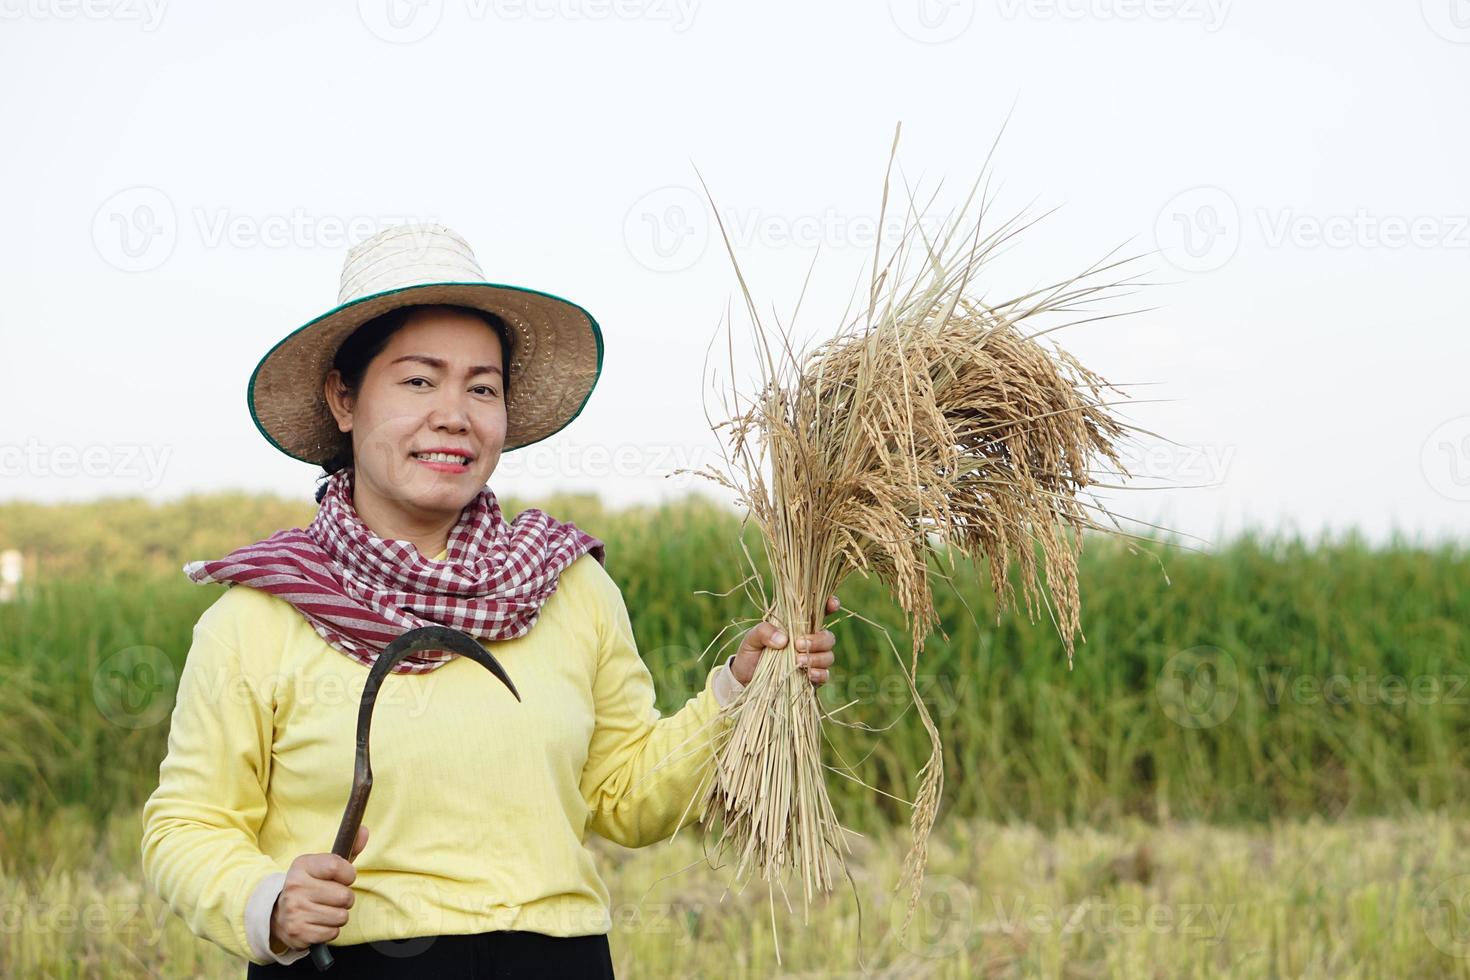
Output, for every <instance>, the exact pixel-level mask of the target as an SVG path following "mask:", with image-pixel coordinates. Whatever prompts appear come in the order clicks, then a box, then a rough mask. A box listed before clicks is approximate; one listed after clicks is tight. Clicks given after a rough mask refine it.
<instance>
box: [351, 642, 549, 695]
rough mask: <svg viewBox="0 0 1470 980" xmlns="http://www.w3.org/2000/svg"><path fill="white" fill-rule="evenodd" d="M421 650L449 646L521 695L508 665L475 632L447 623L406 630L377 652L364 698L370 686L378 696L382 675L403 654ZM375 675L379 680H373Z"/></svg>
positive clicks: (391, 667) (364, 689)
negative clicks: (486, 646) (445, 624)
mask: <svg viewBox="0 0 1470 980" xmlns="http://www.w3.org/2000/svg"><path fill="white" fill-rule="evenodd" d="M420 650H448V651H449V652H450V653H457V654H459V655H460V656H461V657H467V658H469V659H470V660H473V661H474V662H475V663H477V664H479V665H480V666H482V667H484V668H485V669H486V670H488V671H490V673H492V674H494V675H495V676H496V677H497V678H499V680H500V683H502V684H504V685H505V686H506V687H507V688H509V689H510V693H511V694H513V695H515V699H516V700H517V701H519V700H520V699H521V695H520V692H519V691H517V690H516V686H515V685H514V684H512V683H511V680H510V675H509V674H507V673H506V672H505V668H504V667H502V666H500V661H499V660H496V659H495V656H494V655H493V654H492V653H491V652H490V651H489V650H486V649H485V648H484V647H482V646H480V644H479V642H478V641H477V640H476V639H475V638H474V637H473V636H470V635H469V634H468V633H462V632H460V631H459V630H456V629H450V628H449V627H447V626H421V627H419V628H418V629H413V630H409V631H408V632H407V633H404V634H403V635H402V636H400V637H399V638H398V639H396V640H394V641H393V642H392V643H390V644H388V646H387V647H386V648H385V649H384V650H383V652H382V653H380V654H378V658H377V659H376V660H374V661H373V669H372V670H371V671H370V672H369V673H368V687H364V688H363V692H362V693H363V700H364V701H366V700H367V693H368V690H369V687H370V688H371V689H372V691H373V695H374V697H376V696H377V688H378V684H381V683H382V679H383V675H384V674H387V673H388V671H390V670H392V669H393V667H394V666H395V665H397V664H398V662H399V661H401V660H402V659H403V658H404V657H407V656H408V655H409V654H411V653H417V652H419V651H420ZM374 679H376V680H377V682H378V683H373V681H374Z"/></svg>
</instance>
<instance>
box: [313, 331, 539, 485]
mask: <svg viewBox="0 0 1470 980" xmlns="http://www.w3.org/2000/svg"><path fill="white" fill-rule="evenodd" d="M427 305H435V306H450V305H452V304H447V303H436V304H414V305H411V306H400V307H398V308H397V309H394V310H389V311H388V312H387V313H384V314H381V315H380V316H376V317H373V318H372V319H371V320H369V321H368V322H366V323H364V324H363V325H362V326H360V327H358V328H357V329H356V330H354V331H353V332H352V333H351V334H349V335H348V336H347V339H346V340H344V341H342V345H341V346H340V347H338V348H337V353H336V355H335V356H334V357H333V358H332V367H334V368H336V369H337V370H338V371H340V372H342V385H343V386H344V387H345V388H346V389H347V392H348V394H351V395H356V394H357V391H358V389H359V388H360V387H362V379H363V376H364V375H366V374H367V369H368V365H369V364H371V363H372V362H373V358H375V357H377V356H378V355H379V354H381V353H382V352H383V348H384V347H387V346H388V341H389V339H390V338H392V336H393V335H394V334H395V333H397V332H398V330H399V328H401V327H402V326H403V325H404V323H406V322H407V321H408V318H409V315H410V314H411V313H412V312H413V311H414V310H417V309H422V308H423V307H424V306H427ZM453 308H454V309H457V310H463V311H465V312H466V313H473V314H474V315H475V316H478V317H479V318H480V319H482V320H484V321H485V323H486V325H487V326H489V327H490V329H491V330H494V331H495V335H496V336H497V337H499V338H500V376H501V379H502V382H501V387H502V388H503V389H504V391H505V397H506V398H509V397H510V361H511V350H510V332H509V331H508V330H506V328H505V324H504V322H503V321H501V319H500V318H499V317H497V316H496V315H495V314H493V313H489V312H486V311H485V310H477V309H475V308H473V307H470V306H454V307H453ZM351 465H352V440H351V438H350V434H349V438H348V441H347V446H346V447H345V448H344V449H343V450H342V451H341V452H339V453H337V455H335V456H333V457H332V458H331V459H328V460H327V461H325V462H324V463H322V475H321V476H320V477H318V480H320V481H321V482H320V485H319V486H318V487H317V490H316V502H317V503H321V502H322V498H323V497H324V496H326V493H327V483H326V480H327V477H329V476H331V475H332V474H333V473H336V472H337V471H338V470H342V469H346V468H347V467H349V466H351Z"/></svg>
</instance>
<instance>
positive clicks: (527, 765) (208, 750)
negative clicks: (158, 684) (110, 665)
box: [142, 552, 739, 963]
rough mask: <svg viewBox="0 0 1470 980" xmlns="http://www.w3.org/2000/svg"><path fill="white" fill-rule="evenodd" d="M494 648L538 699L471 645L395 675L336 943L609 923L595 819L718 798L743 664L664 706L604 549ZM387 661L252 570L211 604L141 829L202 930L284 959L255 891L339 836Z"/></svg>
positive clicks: (252, 953)
mask: <svg viewBox="0 0 1470 980" xmlns="http://www.w3.org/2000/svg"><path fill="white" fill-rule="evenodd" d="M437 557H438V558H439V559H441V560H442V558H443V553H442V552H441V553H440V555H439V556H437ZM486 645H487V649H490V650H491V651H492V652H493V653H494V654H495V656H496V657H497V658H498V659H499V660H500V662H501V663H502V664H503V665H504V666H505V669H506V671H507V673H509V674H510V676H511V679H512V680H513V681H514V682H515V684H516V688H517V689H518V690H519V691H520V693H521V697H522V699H523V700H522V702H521V703H517V702H516V701H515V699H514V698H513V697H512V696H511V694H510V692H509V691H507V690H506V689H505V687H504V686H503V685H502V684H501V683H500V682H499V681H497V680H496V679H495V678H494V677H492V676H491V675H490V673H489V671H487V670H485V669H484V668H483V667H481V666H480V665H479V664H477V663H474V662H472V661H469V660H466V659H464V658H462V657H457V658H455V659H454V660H452V661H451V662H449V663H448V664H446V665H444V666H443V667H440V668H438V669H437V670H434V671H430V672H429V673H427V674H420V675H397V674H390V675H389V676H388V677H387V679H386V680H385V681H384V684H383V687H382V689H381V690H380V691H379V694H378V699H377V709H376V711H375V712H374V715H373V726H372V762H373V774H374V784H373V791H372V796H371V798H370V799H369V801H368V805H367V812H366V815H365V816H364V818H363V822H364V823H365V824H367V826H368V827H369V829H370V831H371V835H370V837H369V840H368V843H367V846H366V848H364V850H363V852H362V853H361V854H360V855H359V856H358V858H357V860H356V861H355V867H356V869H357V880H356V882H355V883H354V884H353V886H352V887H353V890H354V891H355V892H356V902H355V904H354V906H353V908H352V910H351V912H350V913H349V921H348V923H347V925H346V926H344V927H343V928H342V931H341V933H340V935H339V936H338V938H337V939H336V940H335V943H337V944H352V943H362V942H369V941H374V940H379V939H404V938H408V937H412V936H426V935H450V934H463V933H477V932H484V931H489V930H498V929H524V930H530V931H534V932H541V933H545V934H548V935H554V936H575V935H592V934H600V933H606V932H608V931H609V929H610V927H611V922H610V913H609V894H608V889H607V886H606V884H605V883H604V882H603V881H602V879H601V877H600V876H599V875H598V873H597V869H596V867H595V866H594V862H593V855H592V853H591V852H590V851H589V850H588V849H587V847H586V846H585V841H586V838H587V834H588V832H589V831H590V832H593V833H596V834H599V835H601V836H603V837H606V838H608V839H609V840H613V841H616V842H617V843H619V844H623V845H625V846H628V847H639V846H643V845H647V844H652V843H654V842H657V841H660V840H663V839H665V838H667V837H669V836H670V835H671V834H672V833H673V832H674V831H675V830H676V829H677V828H679V827H680V826H683V825H685V824H688V823H691V822H693V821H694V820H696V819H697V818H698V817H699V816H700V813H699V810H700V797H701V793H702V790H703V788H704V787H705V786H706V785H707V781H708V779H709V778H710V777H711V776H712V774H713V764H712V754H711V749H710V747H709V744H708V740H709V739H710V738H711V737H712V736H713V735H714V734H715V732H716V730H717V729H719V728H723V727H725V726H728V724H729V723H730V722H729V720H728V718H727V717H722V716H721V715H720V714H719V708H720V704H721V702H722V701H724V700H728V698H729V694H727V693H726V692H727V691H728V690H730V689H731V688H730V687H729V685H730V684H731V683H732V682H733V680H734V679H733V677H732V676H722V673H726V674H727V673H728V672H727V669H726V667H725V665H721V666H719V667H717V668H715V669H714V670H712V671H711V672H710V674H709V676H708V678H707V680H706V683H705V685H704V688H703V690H702V691H701V692H700V693H699V694H698V695H696V696H695V697H693V698H690V699H689V701H688V702H687V703H686V704H685V705H684V707H683V708H681V709H680V710H679V711H678V712H677V713H676V714H673V715H670V716H669V717H667V718H660V717H659V713H658V710H657V708H655V706H654V688H653V679H652V677H651V676H650V674H649V672H648V668H647V667H646V666H645V665H644V663H643V661H642V659H641V658H640V657H639V655H638V650H637V647H636V645H635V641H634V638H633V631H632V627H631V625H630V623H629V620H628V612H627V608H626V606H625V604H624V602H623V597H622V592H621V590H620V589H619V588H618V586H617V585H616V583H614V582H613V580H612V579H611V578H610V577H609V576H608V574H607V572H606V571H605V570H604V569H603V567H602V566H601V565H600V564H598V562H597V561H596V559H594V558H593V557H592V556H590V555H583V556H582V557H581V558H579V559H578V560H577V561H576V562H574V563H573V564H572V565H571V566H570V567H569V568H567V569H566V570H565V571H564V572H563V573H562V575H561V580H560V584H559V586H558V588H557V590H556V592H555V593H554V594H553V595H552V597H551V598H550V599H549V600H547V602H546V604H545V605H544V606H543V608H542V611H541V616H540V619H539V620H538V621H537V623H536V625H535V626H534V627H533V628H532V629H531V631H530V632H529V633H528V634H527V635H526V636H523V637H521V638H520V639H516V640H510V641H506V642H498V643H487V644H486ZM366 677H367V668H366V667H363V666H362V665H360V664H358V663H357V662H356V661H354V660H352V659H350V658H348V657H346V656H344V655H343V654H341V653H339V652H337V651H336V650H334V649H333V648H332V647H331V646H329V645H328V644H327V643H326V641H325V640H323V639H322V638H321V637H320V636H318V635H317V633H316V631H315V630H313V629H312V627H311V625H310V623H308V622H307V620H306V619H305V618H304V617H303V616H302V615H301V614H300V613H299V612H297V610H296V609H295V608H294V607H292V606H291V605H290V604H289V603H287V602H286V601H285V600H282V599H279V598H277V597H275V596H272V595H269V594H268V593H264V592H260V591H257V590H255V589H250V588H247V587H241V586H234V587H231V588H229V589H227V590H226V591H225V592H224V594H223V595H221V596H220V598H219V599H218V600H217V601H216V602H215V603H214V604H213V605H211V606H210V607H209V608H208V609H207V610H206V611H205V612H204V614H203V615H202V616H201V617H200V619H199V622H198V624H197V625H196V626H195V628H194V636H193V645H192V647H191V648H190V650H189V654H188V658H187V660H186V662H185V665H184V669H183V672H182V674H181V676H180V679H179V690H178V697H177V704H176V706H175V708H174V712H173V718H172V723H171V726H172V727H171V728H170V730H169V737H168V754H167V756H166V757H165V758H164V760H163V763H162V765H161V766H160V768H159V784H158V789H157V790H156V791H154V793H153V795H152V796H151V797H150V798H149V800H148V802H147V804H146V805H145V806H144V808H143V839H142V867H143V874H144V878H145V880H146V881H147V883H148V885H149V887H150V888H152V889H153V890H154V891H155V892H157V893H158V895H160V896H161V897H162V898H163V899H164V901H166V902H167V903H168V905H169V907H170V909H172V910H173V911H174V912H175V913H176V914H178V915H180V916H182V917H183V918H184V919H185V920H186V921H187V922H188V924H189V927H190V928H191V929H192V930H193V931H194V933H195V934H196V935H199V936H202V937H204V938H206V939H209V940H211V941H213V942H215V943H217V944H218V945H220V946H222V947H224V948H225V949H227V950H229V951H231V952H233V953H235V954H236V955H238V956H240V957H242V958H244V959H247V960H251V961H252V962H256V963H269V962H273V961H275V960H274V959H272V958H269V957H268V955H267V954H263V953H262V952H261V940H260V938H259V933H258V931H257V932H256V933H254V934H253V935H254V936H255V938H256V944H255V946H254V947H252V944H251V943H250V941H249V939H248V938H247V933H246V919H247V915H246V906H247V901H248V900H249V899H250V898H251V896H252V894H254V893H257V892H261V893H265V892H269V893H270V894H269V896H268V897H266V898H265V899H264V902H265V903H266V904H264V908H258V907H259V906H261V905H262V900H261V899H260V898H259V897H257V901H256V903H255V906H256V907H257V911H256V914H257V915H259V916H261V919H260V921H265V919H264V916H265V915H266V913H265V909H268V907H269V905H268V903H269V902H273V901H274V897H273V896H274V894H275V893H276V892H278V891H279V884H278V883H279V881H280V876H281V875H282V874H283V873H284V872H285V870H286V869H287V868H288V867H289V866H290V864H291V861H292V860H293V859H294V858H296V857H297V856H298V855H300V854H306V853H315V852H323V851H329V850H330V849H331V846H332V841H333V839H334V838H335V836H336V833H337V825H338V823H339V821H340V820H341V817H342V809H343V807H344V805H345V804H346V802H347V795H348V791H349V787H350V786H351V783H352V763H353V752H354V742H355V738H354V736H355V731H356V724H357V712H358V703H359V699H360V697H361V694H362V686H363V681H364V680H365V679H366ZM717 681H718V682H719V683H718V684H717ZM717 689H718V690H719V691H720V695H721V696H720V697H719V698H717V697H716V694H715V692H716V690H717ZM733 689H734V690H736V691H738V689H739V685H738V683H737V684H735V685H734V688H733ZM273 875H274V876H276V877H275V879H274V880H275V882H276V883H277V885H276V888H275V889H274V890H271V889H270V887H269V885H270V884H271V883H270V882H267V881H266V879H267V878H268V877H271V876H273ZM255 928H256V929H257V930H258V929H259V928H260V927H259V926H256V927H255ZM288 955H290V954H288ZM299 955H300V954H296V956H299ZM291 958H295V957H294V956H293V957H291Z"/></svg>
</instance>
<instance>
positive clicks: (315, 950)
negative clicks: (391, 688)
mask: <svg viewBox="0 0 1470 980" xmlns="http://www.w3.org/2000/svg"><path fill="white" fill-rule="evenodd" d="M420 650H448V651H449V652H450V653H456V654H459V655H460V656H461V657H467V658H469V659H470V660H473V661H474V662H475V663H477V664H479V665H481V666H482V667H484V668H485V669H486V670H488V671H490V673H492V674H494V675H495V676H496V677H497V678H498V679H499V680H500V682H501V683H502V684H504V685H505V686H506V687H507V688H509V689H510V693H511V694H512V695H514V696H515V699H516V700H517V701H520V699H521V694H520V692H519V691H517V690H516V686H515V685H514V684H512V683H511V680H510V675H509V674H507V673H506V672H505V668H504V667H502V666H500V661H499V660H496V659H495V657H494V655H493V654H491V653H490V651H489V650H486V649H485V648H484V647H482V646H480V644H479V642H478V641H477V640H475V638H474V637H472V636H470V635H469V634H468V633H462V632H460V631H459V630H456V629H450V628H449V627H447V626H421V627H419V628H418V629H412V630H409V631H408V632H407V633H404V634H403V635H402V636H400V637H399V638H398V639H396V640H394V641H393V642H392V643H390V644H388V646H387V647H386V648H384V650H383V652H382V653H380V654H378V656H377V659H376V660H374V661H373V666H372V669H371V670H369V671H368V678H367V682H366V683H365V684H364V685H363V688H362V703H361V704H360V705H359V706H358V709H357V758H356V760H355V764H354V766H353V770H352V792H351V794H350V795H349V796H348V797H347V806H346V808H345V809H343V811H342V823H341V824H340V825H339V826H338V828H337V839H336V841H335V842H334V843H333V844H332V853H333V854H335V855H337V856H338V857H341V858H346V857H348V856H349V855H350V854H351V853H352V845H353V844H354V843H355V842H356V841H357V829H358V827H360V826H361V825H362V815H363V813H364V812H366V810H367V801H368V795H369V794H370V793H371V792H372V789H373V764H372V758H371V755H370V753H369V752H368V734H369V732H370V730H371V729H372V724H373V708H374V706H375V705H376V704H377V701H378V688H380V687H381V686H382V684H383V678H384V677H386V676H387V675H388V672H389V671H391V670H392V669H393V667H394V665H395V664H397V663H399V662H400V661H401V660H403V658H404V657H407V656H408V655H409V654H411V653H417V652H418V651H420ZM311 960H312V963H313V964H315V966H316V968H317V971H318V972H320V971H323V970H327V969H329V968H330V967H331V965H332V954H331V951H330V950H329V949H328V948H327V945H326V943H315V944H313V945H312V947H311Z"/></svg>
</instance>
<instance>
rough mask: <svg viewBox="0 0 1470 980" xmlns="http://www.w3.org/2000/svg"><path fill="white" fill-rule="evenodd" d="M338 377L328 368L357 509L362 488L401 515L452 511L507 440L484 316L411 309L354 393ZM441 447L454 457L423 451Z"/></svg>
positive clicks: (496, 349)
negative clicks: (344, 391) (347, 442)
mask: <svg viewBox="0 0 1470 980" xmlns="http://www.w3.org/2000/svg"><path fill="white" fill-rule="evenodd" d="M340 383H341V377H340V375H339V373H338V372H337V371H336V370H333V371H332V372H331V373H330V374H329V375H328V376H327V383H326V387H327V404H328V405H330V406H331V407H332V414H333V415H334V416H336V418H337V425H338V428H339V429H341V430H342V431H344V432H350V433H351V434H352V451H353V457H354V464H353V465H354V469H355V471H356V473H355V477H354V482H355V484H356V487H355V493H356V496H357V497H358V498H359V509H361V507H362V504H361V498H362V495H363V494H364V493H367V494H370V495H371V497H372V498H373V501H374V502H375V503H378V502H381V506H386V507H389V508H392V509H393V510H396V511H397V512H398V513H399V514H400V515H401V517H402V518H403V520H404V523H410V522H413V523H422V522H425V521H430V522H432V521H436V520H439V521H442V520H446V519H453V518H454V517H456V516H457V515H458V514H459V512H460V511H461V510H462V509H464V507H465V505H466V504H468V503H469V502H470V501H471V500H473V499H474V497H475V495H476V494H477V493H479V491H480V488H481V487H483V486H484V485H485V484H486V483H488V482H489V480H490V474H491V473H492V472H493V471H494V470H495V464H496V463H497V462H499V460H500V451H501V448H502V447H503V446H504V445H505V427H506V416H505V379H504V378H503V377H501V359H500V338H499V337H498V336H497V335H496V333H495V331H494V330H492V329H491V328H490V326H489V325H488V324H486V323H485V321H484V320H482V319H480V318H479V317H477V316H475V315H474V314H473V313H468V312H465V311H463V310H455V309H446V308H443V307H432V308H428V309H419V310H413V311H412V312H411V313H410V315H409V318H408V320H406V321H405V323H404V325H403V326H402V327H400V328H399V329H398V330H397V331H396V332H394V334H393V335H392V336H391V337H390V338H389V339H388V343H387V346H386V347H384V349H383V350H382V351H381V352H379V353H378V355H377V356H376V357H374V358H373V360H372V362H371V363H370V364H369V365H368V368H367V371H366V372H365V373H364V376H363V379H362V385H361V387H360V388H359V390H358V392H357V396H356V397H355V398H351V397H344V396H342V395H341V394H340V387H339V386H340ZM334 396H335V397H334ZM438 452H447V453H449V454H451V455H452V456H456V457H460V458H456V459H453V460H451V461H448V462H446V461H443V457H442V456H441V457H439V459H438V460H435V459H432V458H426V454H435V453H438ZM464 457H467V460H466V459H464Z"/></svg>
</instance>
